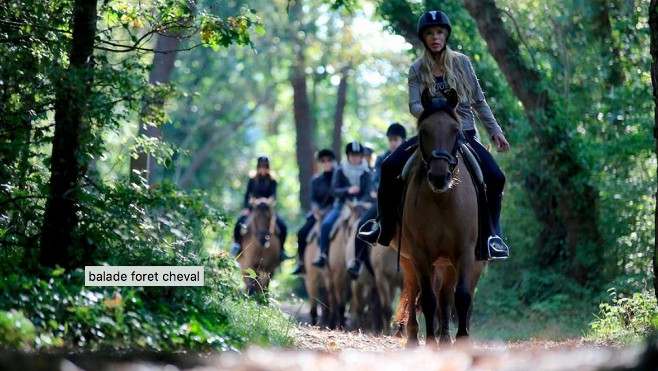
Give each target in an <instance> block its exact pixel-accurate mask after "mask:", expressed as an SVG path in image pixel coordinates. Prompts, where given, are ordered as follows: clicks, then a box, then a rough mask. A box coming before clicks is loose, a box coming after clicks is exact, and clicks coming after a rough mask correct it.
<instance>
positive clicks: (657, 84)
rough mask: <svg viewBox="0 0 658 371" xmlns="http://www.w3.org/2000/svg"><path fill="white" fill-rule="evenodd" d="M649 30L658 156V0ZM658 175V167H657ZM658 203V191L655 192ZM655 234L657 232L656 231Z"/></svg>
mask: <svg viewBox="0 0 658 371" xmlns="http://www.w3.org/2000/svg"><path fill="white" fill-rule="evenodd" d="M649 30H650V36H651V85H652V86H653V102H654V111H653V114H654V124H653V137H654V142H655V147H656V155H657V156H658V0H651V3H650V4H649ZM656 175H657V176H658V168H657V169H656ZM655 198H656V204H657V205H658V191H657V192H656V193H655ZM654 229H655V231H658V207H656V210H654ZM654 235H655V232H654ZM657 272H658V238H655V237H654V247H653V289H654V293H655V295H656V298H658V273H657Z"/></svg>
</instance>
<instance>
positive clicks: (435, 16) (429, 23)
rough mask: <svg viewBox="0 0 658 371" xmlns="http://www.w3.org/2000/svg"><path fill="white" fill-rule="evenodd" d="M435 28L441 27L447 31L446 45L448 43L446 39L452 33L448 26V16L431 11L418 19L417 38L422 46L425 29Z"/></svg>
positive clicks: (450, 27)
mask: <svg viewBox="0 0 658 371" xmlns="http://www.w3.org/2000/svg"><path fill="white" fill-rule="evenodd" d="M435 26H441V27H443V28H445V29H447V30H448V36H446V43H447V42H448V38H449V37H450V34H451V33H452V26H450V18H448V16H447V15H446V14H445V13H444V12H441V11H436V10H431V11H429V12H427V13H425V14H423V15H421V16H420V18H418V27H417V28H416V30H417V31H418V38H420V40H421V41H422V42H423V44H424V43H425V40H424V39H423V32H425V30H426V29H428V28H430V27H435Z"/></svg>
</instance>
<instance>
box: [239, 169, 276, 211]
mask: <svg viewBox="0 0 658 371" xmlns="http://www.w3.org/2000/svg"><path fill="white" fill-rule="evenodd" d="M261 197H265V198H268V197H276V180H274V179H272V177H271V176H269V175H267V176H264V177H260V176H255V177H253V178H250V179H249V184H247V192H245V194H244V204H243V207H244V208H245V209H250V208H251V204H250V202H249V201H251V198H261Z"/></svg>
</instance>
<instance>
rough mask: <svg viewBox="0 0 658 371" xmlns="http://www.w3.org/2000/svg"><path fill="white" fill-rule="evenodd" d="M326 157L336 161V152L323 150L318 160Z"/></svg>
mask: <svg viewBox="0 0 658 371" xmlns="http://www.w3.org/2000/svg"><path fill="white" fill-rule="evenodd" d="M324 157H329V158H330V159H332V160H335V159H336V155H335V154H334V151H332V150H330V149H328V148H325V149H321V150H320V151H318V155H317V159H318V160H319V159H321V158H324Z"/></svg>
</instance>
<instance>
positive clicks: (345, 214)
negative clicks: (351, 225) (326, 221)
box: [329, 205, 350, 240]
mask: <svg viewBox="0 0 658 371" xmlns="http://www.w3.org/2000/svg"><path fill="white" fill-rule="evenodd" d="M349 218H350V208H349V206H347V205H343V208H342V209H341V210H340V216H339V217H338V219H336V223H334V225H333V226H331V232H330V233H329V240H333V238H334V237H336V233H337V232H338V227H340V225H341V224H342V223H343V222H344V221H346V220H347V219H349Z"/></svg>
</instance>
